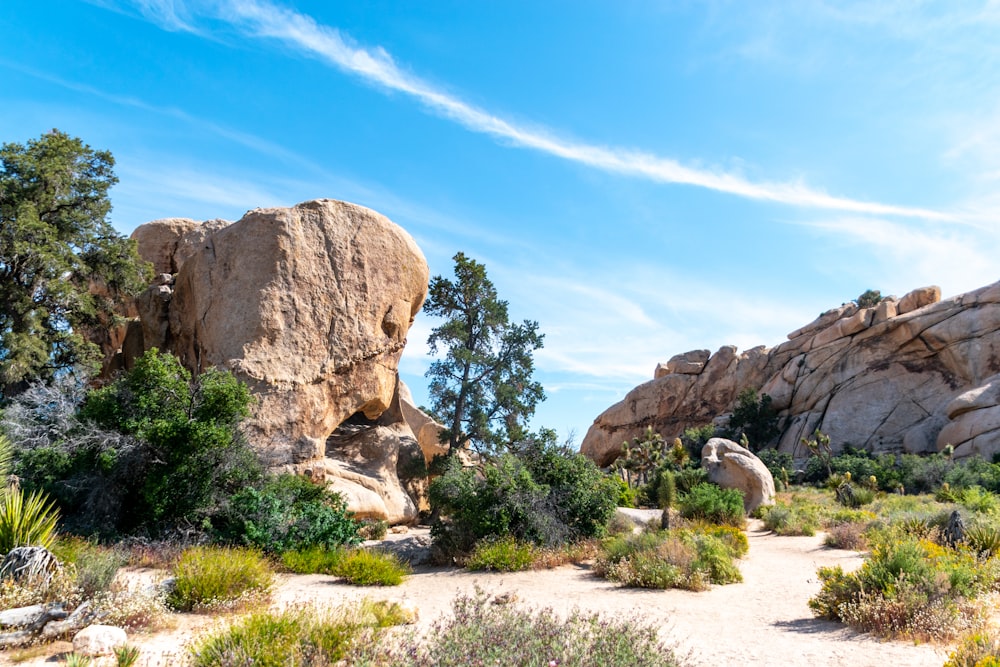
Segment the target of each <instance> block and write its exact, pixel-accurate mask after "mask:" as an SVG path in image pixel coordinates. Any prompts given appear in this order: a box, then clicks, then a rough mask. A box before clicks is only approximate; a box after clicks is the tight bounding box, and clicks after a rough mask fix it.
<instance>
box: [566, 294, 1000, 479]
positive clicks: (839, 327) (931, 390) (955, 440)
mask: <svg viewBox="0 0 1000 667" xmlns="http://www.w3.org/2000/svg"><path fill="white" fill-rule="evenodd" d="M940 294H941V291H940V289H939V288H937V287H924V288H919V289H917V290H914V291H912V292H910V293H909V294H906V295H904V296H903V297H902V298H901V299H899V300H895V299H889V300H886V301H883V302H882V303H880V304H879V305H878V306H877V307H875V308H858V307H857V306H856V305H855V304H846V305H844V306H841V307H839V308H834V309H832V310H829V311H826V312H825V313H823V314H822V315H820V316H819V317H818V318H817V319H816V320H815V321H813V322H811V323H810V324H807V325H806V326H804V327H801V328H799V329H796V330H795V331H793V332H792V333H790V334H788V340H786V341H785V342H783V343H781V344H779V345H777V346H775V347H773V348H770V349H765V348H755V349H753V350H750V351H748V352H744V353H742V354H737V352H736V351H735V348H728V347H723V348H722V349H720V350H719V351H718V352H716V353H715V354H713V355H712V356H711V358H710V359H709V360H708V362H707V363H706V364H705V368H704V370H702V371H701V373H699V374H697V375H691V374H688V373H686V372H681V367H680V366H679V365H675V366H674V367H671V365H670V364H667V365H661V367H660V368H659V369H658V371H657V374H656V375H657V377H655V378H654V379H653V380H652V381H650V382H647V383H644V384H642V385H639V386H638V387H636V388H635V389H633V390H632V391H631V392H629V393H628V395H626V397H625V399H624V400H623V401H621V402H620V403H617V404H615V405H613V406H611V407H609V408H608V409H607V410H605V411H604V412H603V413H602V414H601V415H599V416H598V417H597V419H595V420H594V424H593V425H592V426H591V428H590V430H589V431H588V433H587V435H586V437H585V438H584V440H583V443H582V445H581V450H582V451H583V452H584V453H585V454H587V455H589V456H590V457H591V458H593V459H594V460H595V461H597V462H598V463H599V464H601V465H609V464H610V463H611V462H612V461H613V460H614V459H615V457H617V456H618V454H619V452H620V447H621V443H622V442H624V441H626V440H629V439H631V438H633V437H635V436H636V435H638V434H640V433H642V432H643V431H644V430H645V429H646V428H647V427H652V428H653V429H654V430H656V431H657V432H659V433H660V434H661V435H662V436H663V437H664V438H665V439H667V440H668V441H669V440H670V439H672V438H674V437H677V436H680V435H681V434H682V433H683V431H684V430H685V429H686V428H688V427H693V426H695V427H696V426H701V425H703V424H706V423H710V422H712V421H713V420H717V421H716V423H719V421H718V420H719V419H720V416H721V420H722V422H723V423H724V420H725V415H726V414H727V413H729V412H730V411H731V410H732V409H733V407H734V405H735V403H736V400H737V397H738V396H739V394H740V393H741V392H742V391H744V390H745V389H754V390H756V391H758V392H760V393H766V394H768V395H769V396H770V397H771V399H772V403H771V405H772V406H773V407H774V408H775V409H776V410H777V411H778V415H779V417H780V419H781V422H780V423H781V425H782V428H783V433H782V435H781V437H780V438H779V439H778V440H777V441H776V442H775V443H752V444H753V445H755V446H758V447H759V446H764V445H767V444H775V445H777V447H778V449H780V450H781V451H784V452H787V453H790V454H792V455H793V456H795V457H796V458H805V457H806V456H808V454H809V453H808V451H807V450H806V449H805V448H804V447H803V446H802V445H801V440H802V438H803V437H809V436H810V435H811V434H812V433H813V432H814V431H815V430H816V429H817V428H818V429H820V430H821V431H823V433H825V434H827V435H829V436H830V438H831V443H832V445H833V448H834V451H835V452H836V451H839V450H840V449H841V448H842V447H844V446H845V445H852V446H854V447H857V448H863V449H866V450H868V451H871V452H876V453H882V452H910V453H924V452H934V451H938V450H940V449H942V448H944V447H945V446H946V445H948V444H951V445H953V446H954V447H955V455H956V456H958V457H962V456H971V455H980V456H984V457H987V458H989V457H991V456H992V455H993V453H994V452H997V451H1000V407H998V401H997V400H996V399H994V395H995V394H994V390H993V389H990V388H989V387H994V386H995V385H996V380H995V379H994V378H993V376H994V375H997V374H998V373H1000V283H996V284H993V285H989V286H986V287H983V288H980V289H977V290H975V291H972V292H969V293H967V294H961V295H959V296H956V297H952V298H949V299H945V300H941V299H940ZM685 370H686V368H685ZM668 371H669V372H668ZM967 392H971V393H969V394H967ZM953 400H954V401H955V403H954V404H952V401H953Z"/></svg>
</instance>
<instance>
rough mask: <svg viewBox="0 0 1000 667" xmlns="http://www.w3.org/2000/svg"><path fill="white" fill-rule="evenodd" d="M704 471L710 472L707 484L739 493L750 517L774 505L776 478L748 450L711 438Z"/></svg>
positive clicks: (703, 455)
mask: <svg viewBox="0 0 1000 667" xmlns="http://www.w3.org/2000/svg"><path fill="white" fill-rule="evenodd" d="M701 467H702V468H704V469H705V470H706V471H707V472H708V481H710V482H712V483H713V484H718V485H719V486H721V487H722V488H724V489H737V490H738V491H740V492H741V493H742V494H743V508H744V509H745V510H746V511H747V512H748V513H749V512H752V511H754V510H755V509H757V508H758V507H760V506H761V505H773V504H774V477H772V476H771V471H770V470H768V469H767V466H766V465H764V462H763V461H761V460H760V459H759V458H757V457H756V456H755V455H754V454H753V452H751V451H750V450H749V449H747V448H746V447H742V446H740V445H737V444H736V443H735V442H733V441H732V440H726V439H725V438H711V439H710V440H709V441H708V442H706V443H705V446H704V447H702V450H701Z"/></svg>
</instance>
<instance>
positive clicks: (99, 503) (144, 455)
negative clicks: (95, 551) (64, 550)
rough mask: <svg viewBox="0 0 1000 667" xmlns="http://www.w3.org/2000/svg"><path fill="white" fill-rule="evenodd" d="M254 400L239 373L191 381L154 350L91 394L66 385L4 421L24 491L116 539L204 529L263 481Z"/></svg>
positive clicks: (77, 526)
mask: <svg viewBox="0 0 1000 667" xmlns="http://www.w3.org/2000/svg"><path fill="white" fill-rule="evenodd" d="M249 403H250V393H249V390H248V389H247V388H246V387H245V386H244V385H243V384H241V383H240V382H238V381H237V380H236V379H235V378H234V377H233V376H232V375H231V374H229V373H227V372H224V371H220V370H217V369H210V370H208V371H206V372H205V373H203V374H201V375H200V376H198V377H197V378H196V379H194V380H192V378H191V374H190V373H189V372H188V371H187V370H186V369H185V368H184V367H183V366H181V364H180V362H179V361H178V360H177V359H176V358H175V357H173V356H171V355H169V354H159V353H158V352H157V351H156V350H155V349H154V350H150V351H149V352H147V353H146V354H144V355H143V356H142V357H141V358H139V359H137V360H136V362H135V366H134V367H133V368H132V370H130V371H129V372H127V373H125V374H124V375H122V376H120V377H119V378H118V379H117V380H115V381H114V382H113V383H111V384H110V385H107V386H105V387H102V388H100V389H96V390H92V391H90V392H88V393H86V394H84V393H83V389H82V388H80V387H79V386H76V385H73V384H71V383H69V382H66V381H63V382H57V383H54V384H53V385H52V386H50V387H41V386H38V387H33V388H31V389H30V390H29V391H27V392H25V393H24V394H23V395H22V396H19V397H18V399H17V400H15V401H14V402H13V404H12V405H11V407H10V408H9V409H8V410H7V411H5V415H4V421H5V428H6V429H7V431H8V432H9V433H10V434H11V437H12V439H13V440H14V442H15V446H16V450H17V451H16V458H17V465H16V467H15V472H16V473H17V474H18V475H19V476H20V477H21V479H22V484H23V485H24V487H25V488H27V489H42V490H45V491H46V492H47V493H49V494H50V495H51V496H52V497H53V498H54V499H55V500H56V501H57V502H58V504H59V507H60V509H61V512H62V515H63V518H64V522H65V525H66V526H67V528H70V529H72V530H74V531H75V532H78V533H80V534H87V535H91V534H99V535H103V536H107V537H112V536H115V535H118V534H121V533H136V532H142V533H158V532H160V531H162V530H166V529H170V528H172V527H174V526H175V525H176V524H178V523H184V524H186V525H190V524H194V525H197V526H200V525H202V524H204V522H206V521H207V520H208V519H209V517H210V516H211V514H212V513H213V512H214V511H215V509H216V508H217V507H218V506H219V505H220V503H221V502H222V500H223V499H224V498H226V497H227V496H228V495H230V494H231V493H234V492H235V491H237V490H239V489H241V488H243V487H245V486H246V485H247V484H250V483H252V482H254V481H255V480H256V479H258V478H259V477H260V474H261V466H260V464H259V462H258V460H257V457H256V455H255V454H254V452H253V451H252V450H251V448H250V447H249V446H248V445H247V444H246V442H245V441H244V439H243V438H242V437H241V435H240V431H239V423H240V421H241V420H242V419H243V418H244V417H245V416H246V415H247V414H248V406H249Z"/></svg>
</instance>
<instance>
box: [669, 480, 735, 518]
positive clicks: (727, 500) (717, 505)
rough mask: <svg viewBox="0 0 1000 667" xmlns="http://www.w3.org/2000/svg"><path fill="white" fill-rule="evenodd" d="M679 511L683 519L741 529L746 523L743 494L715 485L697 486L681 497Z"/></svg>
mask: <svg viewBox="0 0 1000 667" xmlns="http://www.w3.org/2000/svg"><path fill="white" fill-rule="evenodd" d="M678 504H679V509H680V513H681V516H683V517H684V518H685V519H697V520H701V521H707V522H709V523H718V524H725V525H730V526H736V527H739V528H742V527H743V525H744V524H745V523H746V513H745V512H744V511H743V494H742V493H740V492H739V491H737V490H736V489H722V488H719V487H718V486H716V485H715V484H699V485H697V486H695V487H694V488H693V489H691V490H690V491H689V492H687V493H685V494H684V495H682V496H681V498H680V502H679V503H678Z"/></svg>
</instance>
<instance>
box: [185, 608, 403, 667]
mask: <svg viewBox="0 0 1000 667" xmlns="http://www.w3.org/2000/svg"><path fill="white" fill-rule="evenodd" d="M407 620H408V619H407V618H406V614H405V612H404V611H403V610H402V609H401V608H400V607H399V605H397V604H395V603H387V602H370V601H364V602H363V603H362V604H361V605H360V606H359V608H358V609H357V610H353V611H346V610H343V609H335V610H330V609H321V608H316V607H299V608H293V609H287V610H284V611H261V612H256V613H253V614H250V615H249V616H246V617H244V618H242V619H240V620H238V621H236V622H235V623H233V624H231V625H230V626H228V627H226V628H223V629H221V630H216V631H214V632H211V633H209V634H207V635H205V636H203V637H199V638H197V639H195V641H194V642H193V644H192V645H191V648H190V649H189V654H190V657H191V662H192V664H193V665H194V666H195V667H235V665H255V666H257V667H285V666H286V665H334V664H337V663H338V662H339V661H343V660H345V659H348V658H351V657H352V656H354V655H356V654H360V653H362V652H364V650H365V645H370V644H372V643H373V641H372V640H373V639H375V638H376V637H377V635H376V634H374V631H376V630H377V629H379V628H383V627H388V626H390V625H397V624H400V623H403V622H407ZM368 650H369V651H372V649H370V648H369V649H368Z"/></svg>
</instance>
